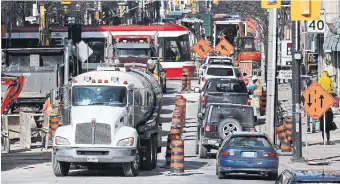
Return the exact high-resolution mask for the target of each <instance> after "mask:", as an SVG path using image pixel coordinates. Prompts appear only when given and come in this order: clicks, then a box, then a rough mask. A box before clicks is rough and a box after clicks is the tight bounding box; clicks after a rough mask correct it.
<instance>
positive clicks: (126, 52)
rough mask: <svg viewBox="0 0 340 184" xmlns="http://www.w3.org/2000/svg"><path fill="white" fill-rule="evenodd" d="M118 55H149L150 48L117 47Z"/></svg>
mask: <svg viewBox="0 0 340 184" xmlns="http://www.w3.org/2000/svg"><path fill="white" fill-rule="evenodd" d="M117 51H118V53H117V54H118V55H117V56H118V57H149V52H150V49H117Z"/></svg>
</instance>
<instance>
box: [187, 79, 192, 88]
mask: <svg viewBox="0 0 340 184" xmlns="http://www.w3.org/2000/svg"><path fill="white" fill-rule="evenodd" d="M187 91H191V77H190V76H187Z"/></svg>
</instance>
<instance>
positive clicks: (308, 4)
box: [290, 0, 321, 21]
mask: <svg viewBox="0 0 340 184" xmlns="http://www.w3.org/2000/svg"><path fill="white" fill-rule="evenodd" d="M290 8H291V11H290V16H291V20H293V21H300V20H319V19H320V9H321V0H294V1H291V6H290Z"/></svg>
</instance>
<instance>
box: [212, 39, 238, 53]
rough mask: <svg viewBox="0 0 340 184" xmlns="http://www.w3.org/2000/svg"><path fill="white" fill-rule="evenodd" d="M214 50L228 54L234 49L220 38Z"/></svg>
mask: <svg viewBox="0 0 340 184" xmlns="http://www.w3.org/2000/svg"><path fill="white" fill-rule="evenodd" d="M216 50H217V51H218V52H220V54H221V55H222V56H228V55H229V54H230V53H231V52H233V51H234V47H233V46H232V45H231V44H230V43H229V42H228V41H227V40H226V39H224V38H223V39H221V41H220V42H219V43H218V44H217V45H216Z"/></svg>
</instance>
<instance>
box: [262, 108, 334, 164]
mask: <svg viewBox="0 0 340 184" xmlns="http://www.w3.org/2000/svg"><path fill="white" fill-rule="evenodd" d="M334 114H335V115H334V122H335V123H336V125H337V127H338V129H337V130H335V131H331V133H330V134H331V138H330V141H331V143H332V145H325V146H324V145H323V142H322V136H321V132H317V133H308V134H306V131H307V126H306V117H305V116H302V132H303V135H302V141H303V142H302V156H303V157H304V159H305V160H308V163H309V164H308V163H307V162H305V163H297V162H294V163H293V162H292V161H291V158H292V154H285V155H289V156H279V157H280V169H282V170H284V169H288V168H291V169H308V170H322V169H325V170H339V168H340V115H339V114H337V113H334ZM261 126H262V127H257V130H258V131H264V130H265V127H264V125H261ZM311 126H312V125H311ZM316 129H317V130H319V122H317V123H316ZM306 140H307V142H308V145H307V149H306ZM278 152H280V151H279V150H278ZM323 159H326V161H328V162H329V164H328V165H316V164H317V163H320V162H323ZM311 164H313V165H311Z"/></svg>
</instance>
